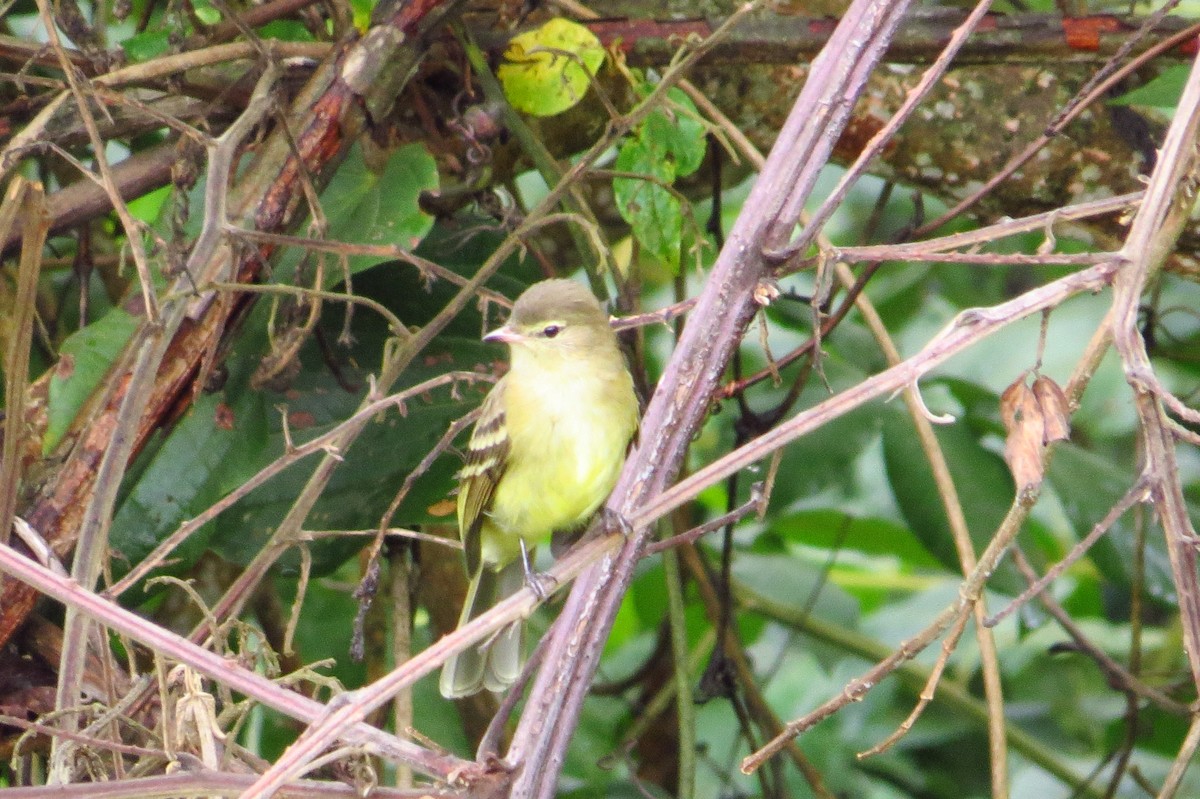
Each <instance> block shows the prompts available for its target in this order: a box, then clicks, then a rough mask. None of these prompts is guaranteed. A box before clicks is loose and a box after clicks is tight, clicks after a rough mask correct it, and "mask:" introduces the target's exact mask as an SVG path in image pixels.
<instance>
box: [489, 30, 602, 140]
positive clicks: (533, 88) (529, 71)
mask: <svg viewBox="0 0 1200 799" xmlns="http://www.w3.org/2000/svg"><path fill="white" fill-rule="evenodd" d="M504 58H505V63H503V64H501V65H500V68H499V69H498V70H497V74H498V76H499V78H500V83H501V84H502V85H503V86H504V94H505V96H507V97H508V101H509V102H510V103H512V104H513V107H514V108H516V109H517V110H518V111H523V112H525V113H527V114H532V115H533V116H539V117H548V116H554V115H555V114H560V113H562V112H563V111H566V110H567V109H568V108H570V107H571V106H573V105H575V104H576V103H578V102H579V101H580V100H582V99H583V96H584V95H585V94H586V93H587V89H588V83H589V82H590V81H591V76H592V75H595V74H596V71H597V70H599V69H600V65H601V64H603V63H604V48H603V47H601V46H600V40H599V39H597V38H596V35H595V34H594V33H592V32H591V31H590V30H588V29H587V28H585V27H583V26H582V25H579V24H578V23H575V22H571V21H570V20H566V19H552V20H550V21H549V22H547V23H546V24H545V25H542V26H541V27H540V28H537V29H536V30H532V31H528V32H527V33H522V34H521V35H519V36H516V37H515V38H513V40H512V41H511V42H510V43H509V45H508V49H507V50H505V51H504Z"/></svg>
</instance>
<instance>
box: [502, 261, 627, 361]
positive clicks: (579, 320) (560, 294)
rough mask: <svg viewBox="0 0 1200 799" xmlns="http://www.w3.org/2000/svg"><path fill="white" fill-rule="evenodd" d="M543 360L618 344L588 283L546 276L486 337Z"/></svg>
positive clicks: (531, 288)
mask: <svg viewBox="0 0 1200 799" xmlns="http://www.w3.org/2000/svg"><path fill="white" fill-rule="evenodd" d="M483 340H484V341H493V342H500V343H503V344H508V345H510V346H511V347H512V348H513V356H514V359H516V358H518V357H520V355H519V353H521V354H524V353H527V354H530V355H533V356H534V357H535V358H537V359H539V360H541V359H544V358H547V357H554V356H556V355H557V356H563V355H574V356H577V355H580V354H583V353H585V352H587V351H589V350H590V349H591V348H594V347H609V346H614V347H615V345H616V338H615V336H614V335H613V332H612V328H611V327H609V324H608V316H607V315H606V314H605V313H604V310H603V309H602V308H601V307H600V303H599V302H597V301H596V298H595V297H594V296H592V293H591V291H589V290H588V289H587V287H585V286H582V285H580V284H579V283H576V282H574V281H573V280H543V281H542V282H541V283H535V284H534V285H532V286H530V287H529V288H528V289H526V290H525V292H524V293H523V294H522V295H521V296H520V297H518V298H517V302H516V303H515V304H514V305H513V310H512V315H511V316H510V317H509V319H508V322H506V323H505V324H504V325H503V326H502V327H498V328H496V329H495V330H493V331H492V332H490V333H488V334H487V335H486V336H484V337H483Z"/></svg>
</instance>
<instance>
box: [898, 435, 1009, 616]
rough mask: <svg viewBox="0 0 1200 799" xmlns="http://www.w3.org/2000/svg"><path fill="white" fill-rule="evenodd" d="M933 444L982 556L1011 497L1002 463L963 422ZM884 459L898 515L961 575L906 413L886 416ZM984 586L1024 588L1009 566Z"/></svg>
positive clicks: (929, 472)
mask: <svg viewBox="0 0 1200 799" xmlns="http://www.w3.org/2000/svg"><path fill="white" fill-rule="evenodd" d="M936 435H937V439H938V443H939V444H940V445H941V447H942V452H943V453H944V454H945V457H946V461H947V463H948V464H949V465H950V468H951V470H952V473H951V477H952V479H953V480H954V487H955V489H956V491H957V493H958V501H959V503H960V504H961V505H962V509H963V514H964V515H965V516H966V520H967V527H968V528H969V530H970V533H971V542H972V544H973V545H974V548H975V554H976V555H978V554H979V553H981V552H983V550H984V548H985V547H986V546H987V544H988V542H989V541H990V540H991V537H992V535H993V534H995V532H996V529H997V528H998V527H999V526H1000V522H1001V521H1002V520H1003V519H1004V517H1005V515H1006V514H1007V513H1008V509H1009V508H1010V507H1011V505H1012V500H1013V497H1014V496H1015V488H1014V487H1013V481H1012V477H1011V476H1010V475H1009V472H1008V467H1007V466H1006V465H1005V464H1004V459H1003V458H1001V457H1000V456H999V455H997V454H996V453H994V452H992V451H990V450H988V449H986V448H985V447H984V446H983V445H982V444H980V442H979V439H978V438H977V437H976V436H975V434H974V433H973V432H972V431H971V430H970V429H969V428H968V426H967V425H965V424H963V423H962V422H958V423H955V424H952V425H945V426H939V427H937V428H936ZM883 456H884V464H885V466H886V468H887V476H888V481H889V482H890V483H891V486H892V492H893V493H894V494H895V496H896V503H897V504H898V505H899V506H900V512H901V514H902V515H903V516H904V520H905V521H906V522H907V523H908V526H909V527H910V528H911V529H912V531H913V533H914V534H915V535H916V536H917V538H918V539H920V540H921V542H922V543H923V544H924V545H925V548H926V549H927V550H929V552H930V554H932V555H933V556H934V557H935V558H937V559H938V560H939V561H940V562H941V563H942V565H943V566H945V567H946V568H947V569H948V570H950V571H953V572H955V573H960V574H961V572H962V566H961V564H960V563H959V559H958V552H957V550H956V549H955V546H954V537H953V535H952V533H951V532H950V523H949V521H948V520H947V519H946V511H945V509H944V507H943V505H942V500H941V497H940V496H939V495H938V492H937V487H936V485H935V484H934V480H933V470H932V469H931V468H930V466H929V461H928V459H927V458H926V457H925V453H924V452H923V451H922V450H921V446H920V442H919V441H918V440H917V435H916V433H915V432H914V431H913V426H912V420H911V419H910V418H909V417H908V415H907V414H903V413H900V412H892V413H888V414H886V417H885V419H884V423H883ZM988 587H989V588H991V589H993V590H996V591H1002V592H1006V593H1015V592H1017V591H1019V590H1020V589H1021V588H1023V587H1024V581H1022V580H1021V579H1020V577H1019V576H1018V575H1017V573H1016V570H1015V568H1013V566H1012V564H1011V563H1007V562H1005V563H1002V564H1001V565H1000V567H999V568H998V569H997V570H996V573H995V574H994V575H993V576H992V578H991V579H990V580H989V581H988Z"/></svg>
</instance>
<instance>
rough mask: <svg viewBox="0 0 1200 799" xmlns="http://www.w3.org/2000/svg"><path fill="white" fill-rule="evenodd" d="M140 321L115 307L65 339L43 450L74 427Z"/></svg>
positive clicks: (53, 379) (53, 380) (52, 383)
mask: <svg viewBox="0 0 1200 799" xmlns="http://www.w3.org/2000/svg"><path fill="white" fill-rule="evenodd" d="M138 322H139V320H138V319H136V318H135V317H133V316H130V315H129V314H128V313H126V312H125V311H124V310H122V309H121V308H113V309H112V310H110V311H109V312H108V313H106V314H105V315H104V316H102V317H100V318H99V319H98V320H96V321H95V322H93V323H92V324H90V325H88V326H87V327H85V328H83V329H82V330H78V331H76V332H75V333H73V334H71V336H70V337H69V338H68V339H67V340H66V341H65V342H63V345H62V349H61V350H60V351H59V359H58V364H57V365H56V366H55V367H54V374H53V376H52V377H51V378H50V407H49V412H48V414H47V415H48V417H49V421H48V424H47V426H46V436H45V438H44V439H43V440H42V451H43V452H44V453H49V452H50V451H51V450H53V449H54V448H55V447H56V446H58V444H59V442H60V441H62V437H63V435H64V434H65V433H66V432H67V430H68V428H70V426H71V423H72V422H74V421H75V417H76V416H77V415H78V414H79V411H80V410H81V409H82V408H83V406H84V404H85V403H87V401H88V399H89V398H91V396H92V394H93V392H95V390H96V388H97V387H98V386H99V385H100V383H101V382H102V381H103V380H104V377H105V375H107V374H108V370H109V369H110V368H111V367H112V365H113V362H114V361H115V360H116V359H117V357H118V356H120V354H121V351H122V350H123V349H124V348H125V344H126V343H127V342H128V341H129V338H130V336H132V335H133V331H134V330H136V329H137V326H138Z"/></svg>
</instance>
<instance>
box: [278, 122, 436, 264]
mask: <svg viewBox="0 0 1200 799" xmlns="http://www.w3.org/2000/svg"><path fill="white" fill-rule="evenodd" d="M437 187H438V172H437V164H436V163H435V162H434V160H433V157H432V156H431V155H430V154H429V152H428V151H427V150H426V149H425V147H424V146H423V145H421V144H408V145H405V146H404V147H400V148H399V149H397V150H396V151H395V152H393V153H391V154H390V155H389V157H388V159H387V161H386V162H385V163H384V164H383V166H382V168H380V169H374V168H372V167H371V166H370V165H368V164H367V162H366V161H365V160H364V159H363V153H362V147H361V145H355V146H354V147H352V148H351V149H350V152H349V153H348V154H347V155H346V160H345V161H344V162H343V163H342V165H341V166H340V167H338V170H337V172H336V173H335V174H334V176H333V178H332V179H331V180H330V181H329V185H328V186H326V187H325V190H324V191H322V192H321V208H322V210H323V212H324V214H325V220H326V222H327V224H328V228H327V230H326V232H325V235H326V238H329V239H331V240H334V241H345V242H350V243H352V244H372V245H392V246H395V247H400V248H401V249H405V250H412V249H414V248H416V246H417V245H418V244H420V243H421V240H422V239H424V238H425V235H426V234H427V233H429V230H430V228H432V227H433V217H431V216H430V215H429V214H426V213H425V212H424V211H422V210H421V206H420V203H419V199H420V196H421V193H422V192H424V191H432V190H434V189H436V188H437ZM304 257H305V253H304V251H303V250H302V249H300V248H295V247H293V248H289V249H288V250H286V251H285V253H284V255H283V256H282V257H281V259H280V264H279V268H278V269H277V270H276V275H277V277H278V279H281V280H291V279H292V276H293V275H294V274H295V271H296V267H297V265H298V264H299V263H300V262H301V259H302V258H304ZM309 257H310V258H315V257H316V256H315V255H313V256H309ZM381 260H383V258H381V257H380V256H377V255H352V256H350V257H349V258H348V259H347V263H348V264H349V269H350V273H351V274H356V273H358V272H360V271H362V270H364V269H367V268H369V267H372V266H374V265H376V264H378V263H379V262H380V261H381ZM309 272H310V273H311V267H310V269H309ZM345 277H346V275H345V272H344V271H343V269H342V266H341V263H340V262H339V261H338V259H336V258H328V257H327V258H326V260H325V279H324V286H325V287H326V288H328V287H330V286H333V285H334V284H336V283H339V282H341V281H342V280H343V279H344V278H345Z"/></svg>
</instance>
